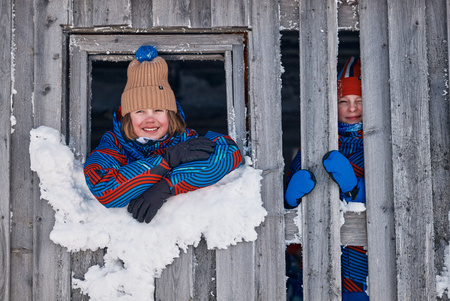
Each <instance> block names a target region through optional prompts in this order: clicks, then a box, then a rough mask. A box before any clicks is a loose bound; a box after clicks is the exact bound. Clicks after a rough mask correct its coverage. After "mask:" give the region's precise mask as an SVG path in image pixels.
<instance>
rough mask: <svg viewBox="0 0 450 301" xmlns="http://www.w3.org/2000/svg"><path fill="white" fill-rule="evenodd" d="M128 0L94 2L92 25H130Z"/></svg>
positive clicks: (97, 0)
mask: <svg viewBox="0 0 450 301" xmlns="http://www.w3.org/2000/svg"><path fill="white" fill-rule="evenodd" d="M130 13H131V11H130V3H129V0H113V1H105V0H94V10H93V24H94V26H104V25H129V24H130V20H131V17H130Z"/></svg>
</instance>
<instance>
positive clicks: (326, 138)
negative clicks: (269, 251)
mask: <svg viewBox="0 0 450 301" xmlns="http://www.w3.org/2000/svg"><path fill="white" fill-rule="evenodd" d="M299 24H300V30H299V33H300V38H299V41H300V50H301V51H300V112H301V117H300V129H301V147H302V168H305V169H309V170H311V171H312V172H313V173H314V174H315V176H316V179H317V184H316V187H315V189H314V190H313V191H312V192H311V193H310V194H309V195H307V196H306V197H305V199H304V200H303V235H302V237H303V268H304V271H303V274H304V275H308V276H307V277H304V291H303V292H304V298H305V299H306V300H313V299H317V300H340V299H341V272H340V271H341V265H340V235H339V228H340V227H339V202H330V201H329V200H332V199H338V187H337V185H336V184H334V183H333V182H332V180H331V179H330V177H329V176H328V174H327V173H326V171H325V169H324V168H323V167H322V157H323V155H324V154H325V153H327V152H328V151H329V150H332V149H337V148H338V144H337V141H338V135H337V84H336V78H337V74H336V66H337V8H336V2H335V1H332V0H330V1H320V2H319V1H301V2H300V23H299ZM324 233H327V235H324Z"/></svg>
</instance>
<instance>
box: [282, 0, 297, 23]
mask: <svg viewBox="0 0 450 301" xmlns="http://www.w3.org/2000/svg"><path fill="white" fill-rule="evenodd" d="M298 8H299V5H298V1H297V0H280V26H281V29H282V30H298V20H299V15H298V14H299V12H298Z"/></svg>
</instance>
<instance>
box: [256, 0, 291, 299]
mask: <svg viewBox="0 0 450 301" xmlns="http://www.w3.org/2000/svg"><path fill="white" fill-rule="evenodd" d="M250 6H251V14H250V20H251V21H250V23H251V27H252V31H251V32H249V45H248V47H249V48H248V51H249V52H248V55H249V57H248V61H249V89H250V92H249V103H250V108H249V111H250V116H251V120H250V127H251V129H250V136H251V138H250V139H251V148H252V159H253V160H254V161H253V162H254V164H255V167H256V168H258V169H262V170H263V174H262V176H263V180H262V182H261V195H262V198H263V205H264V207H265V208H266V210H267V212H268V215H267V216H266V218H265V221H264V222H263V224H262V225H261V226H259V227H258V229H257V232H258V239H257V240H256V241H255V244H254V257H253V264H254V269H253V271H252V272H254V273H255V274H254V275H255V276H254V277H255V278H254V280H255V281H254V282H253V283H254V284H253V285H254V287H251V288H249V289H254V292H255V298H253V299H248V300H284V298H285V296H286V283H285V281H286V275H285V269H286V266H285V256H284V252H285V243H284V208H283V203H282V202H279V201H278V200H281V199H282V197H283V166H284V160H283V154H282V148H281V147H280V145H282V137H281V132H282V128H281V57H280V32H279V28H280V23H279V22H280V19H279V7H278V2H277V1H270V0H253V1H252V3H251V5H250ZM250 279H251V280H253V278H250Z"/></svg>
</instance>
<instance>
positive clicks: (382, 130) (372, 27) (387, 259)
mask: <svg viewBox="0 0 450 301" xmlns="http://www.w3.org/2000/svg"><path fill="white" fill-rule="evenodd" d="M359 8H360V21H361V24H360V28H361V29H360V30H361V32H360V42H361V43H360V45H361V62H362V64H361V70H362V91H363V99H364V112H363V114H364V116H363V117H364V161H365V162H364V163H365V176H366V207H367V231H368V245H369V252H368V256H369V259H368V260H369V261H368V263H369V275H370V277H369V291H370V296H371V298H372V296H373V298H375V300H395V299H396V292H397V285H396V271H395V269H393V268H392V267H393V266H395V239H394V237H395V229H394V198H393V182H392V173H393V170H392V148H391V122H390V115H391V109H390V108H391V105H390V94H389V92H390V90H389V47H388V22H387V1H378V2H377V3H374V2H373V1H366V0H361V1H360V4H359Z"/></svg>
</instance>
